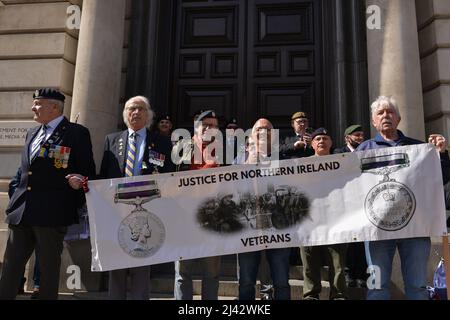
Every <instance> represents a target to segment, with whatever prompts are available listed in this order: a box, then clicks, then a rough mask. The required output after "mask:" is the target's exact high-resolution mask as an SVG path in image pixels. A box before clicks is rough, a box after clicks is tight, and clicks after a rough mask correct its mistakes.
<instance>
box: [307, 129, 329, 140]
mask: <svg viewBox="0 0 450 320" xmlns="http://www.w3.org/2000/svg"><path fill="white" fill-rule="evenodd" d="M316 136H330V134H329V133H328V130H327V129H325V128H319V129H316V130H315V131H314V132H313V133H312V134H311V139H314V138H315V137H316Z"/></svg>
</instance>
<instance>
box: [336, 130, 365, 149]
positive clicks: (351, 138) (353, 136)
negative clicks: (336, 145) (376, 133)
mask: <svg viewBox="0 0 450 320" xmlns="http://www.w3.org/2000/svg"><path fill="white" fill-rule="evenodd" d="M344 140H345V146H344V147H342V148H340V149H335V150H334V153H345V152H353V151H355V150H356V148H358V147H359V145H360V144H361V143H362V142H363V141H364V131H363V129H362V126H361V125H359V124H352V125H351V126H349V127H347V129H345V131H344Z"/></svg>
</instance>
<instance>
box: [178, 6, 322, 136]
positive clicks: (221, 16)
mask: <svg viewBox="0 0 450 320" xmlns="http://www.w3.org/2000/svg"><path fill="white" fill-rule="evenodd" d="M320 3H321V1H320V0H309V1H301V0H295V1H294V0H278V1H276V0H271V1H268V0H248V1H244V0H242V1H236V0H228V1H223V0H222V1H213V0H209V1H208V0H205V1H185V0H178V1H177V6H176V11H177V15H176V28H175V37H174V38H175V40H174V41H175V45H174V48H175V50H174V64H173V65H174V71H173V91H172V96H171V106H172V107H171V113H172V115H175V116H176V122H177V125H178V126H179V127H191V126H192V117H193V115H194V114H195V113H196V112H197V111H198V110H200V109H204V108H214V109H215V110H216V111H217V112H218V114H219V116H220V117H221V118H222V119H223V120H225V119H230V118H231V117H237V118H238V120H239V122H240V124H241V126H243V127H250V126H251V125H252V124H253V123H254V121H255V120H256V119H258V118H259V117H267V118H269V119H270V120H271V121H272V122H273V124H274V125H275V127H278V128H284V129H287V128H289V126H290V120H289V119H290V115H291V114H292V113H294V112H295V111H299V110H302V111H306V112H308V113H309V114H310V115H311V118H312V120H313V123H321V122H322V121H323V118H324V117H323V108H322V99H321V96H322V89H321V88H322V84H321V76H320V75H321V70H320V66H321V30H320V26H321V23H320Z"/></svg>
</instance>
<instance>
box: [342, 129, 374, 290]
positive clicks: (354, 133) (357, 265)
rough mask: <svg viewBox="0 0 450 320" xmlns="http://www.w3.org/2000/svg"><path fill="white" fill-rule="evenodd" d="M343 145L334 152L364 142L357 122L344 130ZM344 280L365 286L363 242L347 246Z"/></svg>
mask: <svg viewBox="0 0 450 320" xmlns="http://www.w3.org/2000/svg"><path fill="white" fill-rule="evenodd" d="M344 139H345V146H344V147H342V148H340V149H335V150H334V153H346V152H353V151H355V150H356V148H358V146H359V145H360V144H361V143H362V142H364V131H363V129H362V126H361V125H359V124H352V125H351V126H348V127H347V129H345V131H344ZM346 266H347V267H346V275H345V277H346V282H347V286H349V287H366V279H367V273H366V270H367V262H366V253H365V249H364V242H354V243H350V244H348V246H347V257H346Z"/></svg>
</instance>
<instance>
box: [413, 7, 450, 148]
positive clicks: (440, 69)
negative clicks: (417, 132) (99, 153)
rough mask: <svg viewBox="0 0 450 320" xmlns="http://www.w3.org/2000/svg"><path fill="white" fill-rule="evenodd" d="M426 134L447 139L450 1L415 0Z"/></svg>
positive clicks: (449, 126) (449, 121) (449, 129)
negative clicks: (437, 134) (434, 134)
mask: <svg viewBox="0 0 450 320" xmlns="http://www.w3.org/2000/svg"><path fill="white" fill-rule="evenodd" d="M416 8H417V25H418V28H419V48H420V57H421V66H422V85H423V96H424V112H425V124H426V132H427V134H430V133H435V132H439V133H443V134H444V135H445V136H446V137H447V139H449V138H450V32H449V31H450V1H448V0H416Z"/></svg>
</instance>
